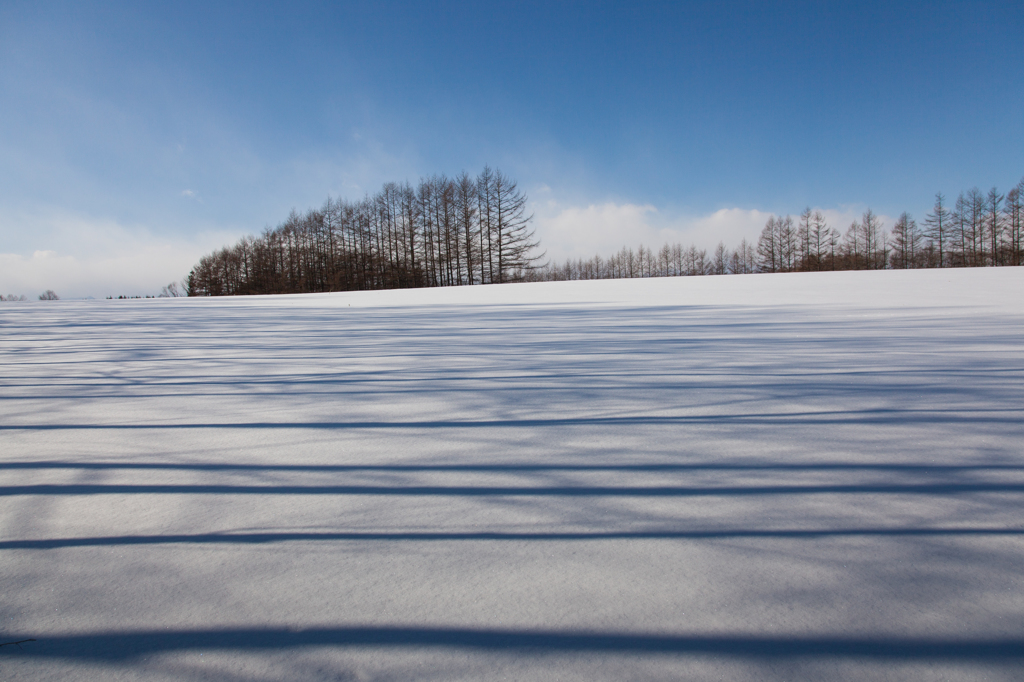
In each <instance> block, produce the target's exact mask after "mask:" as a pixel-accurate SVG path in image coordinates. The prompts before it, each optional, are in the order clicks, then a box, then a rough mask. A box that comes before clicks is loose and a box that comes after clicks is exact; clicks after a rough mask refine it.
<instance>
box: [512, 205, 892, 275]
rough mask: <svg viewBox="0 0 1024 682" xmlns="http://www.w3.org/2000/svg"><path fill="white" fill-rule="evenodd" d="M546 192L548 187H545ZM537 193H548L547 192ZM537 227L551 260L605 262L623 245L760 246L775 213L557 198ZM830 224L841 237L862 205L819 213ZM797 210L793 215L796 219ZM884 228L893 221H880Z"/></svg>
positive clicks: (538, 208)
mask: <svg viewBox="0 0 1024 682" xmlns="http://www.w3.org/2000/svg"><path fill="white" fill-rule="evenodd" d="M544 189H546V188H544ZM538 194H542V195H543V194H548V192H546V191H541V192H538ZM532 208H533V212H534V224H535V227H536V230H537V233H536V234H537V237H538V238H539V239H540V242H541V247H542V248H543V249H545V250H546V252H547V258H548V259H550V260H551V261H552V262H555V263H559V262H561V261H564V260H565V259H566V258H574V259H575V258H590V257H592V256H594V255H601V256H604V257H607V256H610V255H612V254H613V253H615V252H617V251H619V250H620V249H621V248H622V247H623V246H628V247H630V248H633V249H635V248H636V247H637V246H639V245H640V244H643V245H645V246H650V247H660V246H661V245H662V244H675V243H680V244H682V245H683V246H689V245H690V244H694V245H696V246H697V247H698V248H702V249H707V250H708V251H711V250H713V249H714V248H715V246H717V245H718V243H719V242H724V243H725V245H726V247H728V248H730V249H733V248H736V246H738V245H739V243H740V241H741V240H742V239H744V238H745V239H746V240H747V241H748V242H750V243H751V244H756V242H757V239H758V237H759V236H760V234H761V230H762V229H763V228H764V224H765V222H767V220H768V218H769V217H771V215H772V214H771V213H769V212H766V211H759V210H757V209H743V208H723V209H719V210H717V211H715V212H714V213H710V214H706V215H700V216H688V215H678V214H677V215H672V214H669V213H667V212H663V211H659V210H658V209H657V208H656V207H654V206H651V205H649V204H629V203H623V204H619V203H614V202H606V203H603V204H589V205H587V206H571V205H563V204H561V203H559V202H558V201H556V200H554V199H548V200H544V201H540V202H537V203H535V204H534V205H533V207H532ZM818 210H821V212H822V213H823V214H824V215H825V218H826V220H827V221H828V224H829V225H831V226H833V227H835V228H836V229H837V230H839V232H840V233H841V234H842V233H844V232H845V231H846V228H848V227H849V226H850V223H852V222H853V221H854V220H859V219H860V217H861V215H862V213H863V211H864V207H863V206H841V207H839V208H831V209H818ZM798 213H799V211H797V212H795V213H794V214H793V218H794V220H796V219H797V214H798ZM879 218H880V219H881V221H882V224H883V225H884V226H889V225H891V224H892V223H893V220H892V219H891V218H889V217H888V216H884V215H883V216H879Z"/></svg>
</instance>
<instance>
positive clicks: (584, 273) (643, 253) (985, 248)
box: [528, 179, 1024, 281]
mask: <svg viewBox="0 0 1024 682" xmlns="http://www.w3.org/2000/svg"><path fill="white" fill-rule="evenodd" d="M1005 265H1024V179H1022V180H1021V181H1020V183H1018V184H1017V186H1016V187H1014V188H1013V189H1011V190H1010V191H1008V192H1007V193H1006V194H1005V195H1004V194H1002V193H1000V192H999V191H998V190H997V189H995V188H993V189H992V190H990V191H989V192H988V193H987V194H986V193H983V192H982V191H981V190H979V189H977V188H975V189H971V190H969V191H967V192H961V193H960V194H959V196H958V197H957V199H956V201H955V202H954V203H953V205H952V206H949V205H947V201H946V197H945V196H944V195H943V194H942V193H941V192H940V193H938V194H936V195H935V204H934V206H933V208H932V210H931V212H930V213H929V214H928V215H927V216H926V217H925V220H924V222H923V224H918V223H917V221H916V220H915V219H914V218H913V217H912V216H911V215H910V214H909V213H906V212H904V213H903V214H901V215H900V216H899V218H898V219H897V220H896V222H895V224H894V225H893V226H892V229H891V230H890V231H888V232H887V231H886V230H884V229H883V227H882V221H881V219H880V218H879V217H878V216H877V215H876V214H875V213H874V212H872V211H871V210H870V209H868V210H867V211H865V212H864V214H863V215H862V216H861V218H860V220H855V221H854V222H853V223H852V224H850V226H849V227H848V228H847V229H846V231H845V232H843V233H840V232H839V230H837V229H836V228H835V227H833V226H830V225H829V224H828V222H827V221H826V219H825V216H824V214H822V212H821V211H812V210H811V209H810V208H807V209H806V210H804V212H803V213H801V214H800V216H798V217H797V218H796V219H794V218H793V217H792V216H775V215H773V216H771V217H770V218H769V219H768V221H767V223H765V226H764V229H763V230H762V231H761V236H760V237H759V239H758V240H757V244H756V245H752V244H750V243H749V242H747V240H746V239H743V240H742V241H741V242H740V244H739V246H738V247H737V248H736V249H734V250H730V249H727V248H726V246H725V244H724V243H721V242H720V243H719V244H718V247H717V248H716V249H715V250H714V251H713V252H712V253H711V254H709V253H708V251H707V250H706V249H698V248H697V247H696V246H690V247H688V248H684V247H683V246H682V245H681V244H665V245H664V246H662V247H661V248H660V249H652V248H647V247H644V246H643V245H641V246H640V247H639V248H638V249H637V250H636V251H634V250H633V249H631V248H625V247H624V248H623V249H622V250H621V251H619V252H618V253H616V254H614V255H612V256H611V257H608V258H601V257H600V256H594V257H593V258H591V259H589V260H587V259H576V260H572V259H569V260H567V261H565V263H563V264H551V263H549V264H546V265H545V266H543V267H540V268H536V269H534V270H533V271H531V272H530V273H528V279H530V280H532V281H554V280H575V279H616V278H629V277H674V276H685V275H725V274H747V273H753V272H809V271H820V270H875V269H884V268H892V269H908V268H947V267H982V266H1005Z"/></svg>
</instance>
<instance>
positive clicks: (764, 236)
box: [757, 215, 783, 272]
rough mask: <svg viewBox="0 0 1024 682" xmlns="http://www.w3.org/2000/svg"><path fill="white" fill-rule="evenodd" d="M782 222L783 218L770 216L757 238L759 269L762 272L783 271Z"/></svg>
mask: <svg viewBox="0 0 1024 682" xmlns="http://www.w3.org/2000/svg"><path fill="white" fill-rule="evenodd" d="M780 223H781V218H776V217H775V216H774V215H773V216H771V217H769V218H768V221H767V222H766V223H765V224H764V229H762V230H761V236H760V238H759V239H758V240H757V269H758V270H760V271H761V272H781V271H782V269H783V260H782V235H781V234H780V232H781V229H780V228H781V224H780Z"/></svg>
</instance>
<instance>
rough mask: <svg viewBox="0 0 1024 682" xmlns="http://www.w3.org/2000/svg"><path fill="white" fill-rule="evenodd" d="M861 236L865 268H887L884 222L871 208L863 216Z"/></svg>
mask: <svg viewBox="0 0 1024 682" xmlns="http://www.w3.org/2000/svg"><path fill="white" fill-rule="evenodd" d="M860 225H861V235H862V240H863V243H864V258H865V267H866V268H867V269H869V270H876V269H879V268H884V267H885V261H886V258H885V247H886V244H885V234H884V233H883V232H882V221H881V220H880V219H879V218H878V216H877V215H875V214H874V213H873V212H872V211H871V209H870V208H869V209H868V210H867V211H865V212H864V215H863V216H861V220H860Z"/></svg>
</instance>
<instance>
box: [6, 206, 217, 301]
mask: <svg viewBox="0 0 1024 682" xmlns="http://www.w3.org/2000/svg"><path fill="white" fill-rule="evenodd" d="M20 222H21V224H22V225H24V227H23V229H26V230H33V231H34V232H35V233H36V234H37V237H36V238H34V239H33V240H32V241H34V242H36V243H37V244H39V243H42V244H45V245H46V246H47V248H41V249H36V250H34V251H32V252H30V253H2V252H0V293H3V294H5V295H6V294H15V295H25V296H27V297H28V298H29V299H34V298H36V297H37V296H38V295H39V294H40V293H41V292H43V291H45V290H47V289H52V290H53V291H56V292H57V294H59V295H60V297H61V298H65V299H67V298H86V297H90V296H92V297H95V298H105V297H107V296H119V295H125V296H144V295H156V294H159V293H160V290H161V288H162V287H163V286H165V285H167V284H168V283H170V282H173V281H178V280H180V279H181V278H182V277H184V276H185V275H187V274H188V272H189V270H191V268H192V266H193V265H195V263H196V261H198V260H199V258H200V257H201V256H202V255H203V254H205V253H207V252H209V251H211V250H213V249H215V248H219V247H221V246H223V245H224V244H226V243H229V242H230V241H233V240H235V239H237V235H234V234H226V233H216V234H204V235H201V236H198V237H194V238H188V237H180V238H176V237H174V236H160V235H155V234H153V233H152V231H150V230H148V229H145V228H129V227H126V226H124V225H121V224H119V223H116V222H112V221H103V220H90V219H87V218H82V217H78V216H69V215H50V216H45V217H37V218H32V219H23V220H21V221H20Z"/></svg>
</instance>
